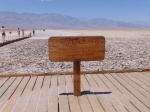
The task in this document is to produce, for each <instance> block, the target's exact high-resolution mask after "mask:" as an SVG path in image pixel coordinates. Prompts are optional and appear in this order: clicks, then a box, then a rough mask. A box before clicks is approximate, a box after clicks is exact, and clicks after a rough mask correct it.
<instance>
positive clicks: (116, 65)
mask: <svg viewBox="0 0 150 112" xmlns="http://www.w3.org/2000/svg"><path fill="white" fill-rule="evenodd" d="M81 34H82V35H103V36H105V38H106V54H105V58H107V59H108V58H109V59H110V58H112V59H113V58H117V59H122V58H135V57H140V56H145V55H149V54H150V31H149V32H145V31H143V30H142V31H139V30H138V31H132V32H131V31H128V30H125V31H122V30H121V31H117V33H116V32H114V31H112V30H108V31H97V32H92V31H91V33H90V32H89V31H88V32H82V33H81V32H62V31H54V30H47V31H45V32H43V31H36V36H35V37H32V38H31V39H26V40H22V41H19V42H15V43H11V44H9V45H5V46H3V47H0V62H2V61H8V62H27V61H28V62H29V61H33V60H40V59H44V58H48V55H49V53H48V40H47V39H48V38H49V37H51V36H60V35H61V36H62V35H81ZM107 59H105V60H103V61H87V62H81V70H82V71H90V70H122V69H137V68H150V58H148V57H146V58H141V59H136V60H107ZM72 67H73V65H72V62H50V61H49V60H42V61H38V62H35V63H19V64H13V63H0V73H35V72H58V71H72Z"/></svg>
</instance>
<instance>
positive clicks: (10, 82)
mask: <svg viewBox="0 0 150 112" xmlns="http://www.w3.org/2000/svg"><path fill="white" fill-rule="evenodd" d="M15 79H16V77H13V78H9V80H7V81H6V82H5V84H4V85H3V86H2V87H1V88H0V98H1V97H2V96H3V94H4V93H5V92H6V91H7V89H8V88H9V87H10V85H11V84H12V83H13V81H14V80H15Z"/></svg>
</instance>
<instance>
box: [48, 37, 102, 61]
mask: <svg viewBox="0 0 150 112" xmlns="http://www.w3.org/2000/svg"><path fill="white" fill-rule="evenodd" d="M104 55H105V38H104V37H103V36H65V37H62V36H61V37H51V38H49V58H50V60H51V61H75V60H79V61H97V60H103V59H104Z"/></svg>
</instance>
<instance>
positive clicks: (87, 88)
mask: <svg viewBox="0 0 150 112" xmlns="http://www.w3.org/2000/svg"><path fill="white" fill-rule="evenodd" d="M90 83H91V82H90V81H89V80H88V81H87V79H86V77H85V75H82V86H83V88H84V93H85V95H86V97H87V99H88V101H89V103H90V106H91V108H92V110H93V112H104V109H103V107H102V105H101V104H100V102H99V100H98V98H97V96H96V94H94V91H93V89H92V87H91V86H92V85H91V84H90ZM92 83H94V82H92Z"/></svg>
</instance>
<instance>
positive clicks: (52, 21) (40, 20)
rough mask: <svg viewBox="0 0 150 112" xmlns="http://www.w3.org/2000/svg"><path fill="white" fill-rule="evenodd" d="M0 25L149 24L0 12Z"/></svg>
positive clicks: (90, 26) (147, 24)
mask: <svg viewBox="0 0 150 112" xmlns="http://www.w3.org/2000/svg"><path fill="white" fill-rule="evenodd" d="M0 25H1V26H5V27H6V28H7V29H17V28H20V29H100V28H150V22H140V21H132V22H125V21H117V20H111V19H105V18H93V19H87V18H76V17H72V16H67V15H62V14H57V13H44V14H33V13H16V12H2V11H1V12H0Z"/></svg>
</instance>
